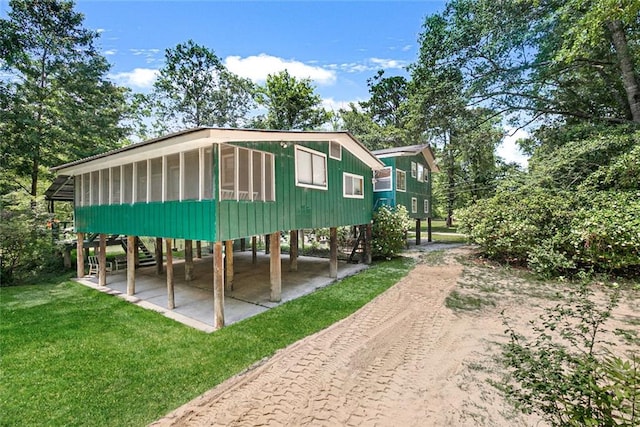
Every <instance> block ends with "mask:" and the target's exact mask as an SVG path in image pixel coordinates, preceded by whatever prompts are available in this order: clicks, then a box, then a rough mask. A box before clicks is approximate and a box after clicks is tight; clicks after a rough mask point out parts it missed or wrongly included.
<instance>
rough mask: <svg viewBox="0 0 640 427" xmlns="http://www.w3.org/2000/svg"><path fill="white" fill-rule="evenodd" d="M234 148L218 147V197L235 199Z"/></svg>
mask: <svg viewBox="0 0 640 427" xmlns="http://www.w3.org/2000/svg"><path fill="white" fill-rule="evenodd" d="M235 153H236V149H235V147H231V146H222V147H221V149H220V199H222V200H235V199H236V194H235V178H236V154H235Z"/></svg>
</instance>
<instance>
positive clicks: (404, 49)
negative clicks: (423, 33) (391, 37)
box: [401, 44, 412, 52]
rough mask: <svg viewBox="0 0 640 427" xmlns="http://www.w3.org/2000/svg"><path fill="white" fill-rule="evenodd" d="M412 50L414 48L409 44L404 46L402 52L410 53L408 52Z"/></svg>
mask: <svg viewBox="0 0 640 427" xmlns="http://www.w3.org/2000/svg"><path fill="white" fill-rule="evenodd" d="M411 48H412V46H411V45H410V44H408V45H405V46H403V47H402V49H401V50H402V51H403V52H408V51H410V50H411Z"/></svg>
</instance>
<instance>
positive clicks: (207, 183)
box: [202, 148, 215, 199]
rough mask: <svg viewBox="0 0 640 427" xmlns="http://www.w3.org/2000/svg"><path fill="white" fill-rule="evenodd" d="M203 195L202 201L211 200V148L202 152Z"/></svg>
mask: <svg viewBox="0 0 640 427" xmlns="http://www.w3.org/2000/svg"><path fill="white" fill-rule="evenodd" d="M203 164H204V167H203V170H204V179H203V181H204V189H203V191H204V193H203V194H202V198H203V199H213V198H215V197H214V194H213V148H207V149H205V150H204V162H203Z"/></svg>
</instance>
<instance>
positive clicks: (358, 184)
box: [342, 172, 364, 199]
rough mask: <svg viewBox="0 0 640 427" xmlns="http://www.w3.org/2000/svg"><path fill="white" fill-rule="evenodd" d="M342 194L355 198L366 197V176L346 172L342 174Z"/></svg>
mask: <svg viewBox="0 0 640 427" xmlns="http://www.w3.org/2000/svg"><path fill="white" fill-rule="evenodd" d="M342 182H343V186H342V195H343V196H344V197H349V198H354V199H364V178H363V177H362V176H360V175H354V174H351V173H347V172H344V173H343V174H342Z"/></svg>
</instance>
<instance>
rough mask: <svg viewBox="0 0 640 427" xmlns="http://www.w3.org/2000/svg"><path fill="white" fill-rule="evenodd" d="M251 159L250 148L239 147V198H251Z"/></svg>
mask: <svg viewBox="0 0 640 427" xmlns="http://www.w3.org/2000/svg"><path fill="white" fill-rule="evenodd" d="M250 160H251V157H250V153H249V150H247V149H246V148H238V199H239V200H251V194H250V191H251V185H250V184H251V180H250V177H251V167H250V165H249V163H250Z"/></svg>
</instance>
